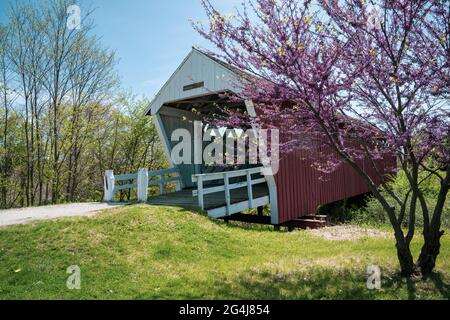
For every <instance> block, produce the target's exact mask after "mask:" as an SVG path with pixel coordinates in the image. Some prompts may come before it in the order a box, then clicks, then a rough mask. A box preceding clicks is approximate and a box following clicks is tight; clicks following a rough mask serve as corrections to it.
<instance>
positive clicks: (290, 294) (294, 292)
mask: <svg viewBox="0 0 450 320" xmlns="http://www.w3.org/2000/svg"><path fill="white" fill-rule="evenodd" d="M436 283H437V284H436ZM417 287H419V288H420V290H421V293H422V295H421V296H420V297H419V298H420V299H428V298H438V299H448V293H449V292H448V286H446V285H445V284H444V282H443V281H442V278H441V276H440V275H439V274H436V275H435V277H434V280H433V282H428V283H424V282H421V281H412V280H409V279H404V278H401V277H400V276H398V277H397V276H393V277H390V278H387V279H382V287H381V289H380V290H369V289H368V288H367V275H366V274H365V272H363V271H358V270H349V269H338V270H336V269H333V268H324V267H317V268H316V267H312V268H310V269H308V270H304V271H295V272H288V273H283V272H277V271H259V272H255V271H251V270H247V271H245V272H241V273H239V274H237V275H236V277H235V278H233V279H228V281H226V282H223V281H221V282H216V283H215V286H214V290H213V293H212V294H213V298H217V299H218V298H230V299H258V300H259V299H261V300H267V299H281V300H320V299H327V300H371V299H416V290H417ZM427 290H430V295H427V294H426V292H427Z"/></svg>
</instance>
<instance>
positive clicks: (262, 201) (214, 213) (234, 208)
mask: <svg viewBox="0 0 450 320" xmlns="http://www.w3.org/2000/svg"><path fill="white" fill-rule="evenodd" d="M253 203H254V206H255V207H261V206H264V205H266V204H268V203H269V197H268V196H265V197H261V198H256V199H253ZM248 209H250V208H249V206H248V201H242V202H238V203H234V204H232V205H230V207H229V209H228V214H227V207H220V208H215V209H211V210H208V217H210V218H214V219H217V218H221V217H225V216H230V215H232V214H235V213H238V212H242V211H244V210H248Z"/></svg>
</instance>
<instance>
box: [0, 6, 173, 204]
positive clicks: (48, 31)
mask: <svg viewBox="0 0 450 320" xmlns="http://www.w3.org/2000/svg"><path fill="white" fill-rule="evenodd" d="M70 5H71V3H69V2H68V1H66V0H52V1H49V2H47V3H45V4H42V3H41V4H36V3H26V4H20V3H15V4H13V5H11V6H10V8H9V10H8V20H7V23H6V24H4V25H0V207H1V208H3V209H4V208H11V207H24V206H35V205H45V204H49V203H52V204H54V203H60V202H70V201H87V200H100V199H101V196H102V181H103V179H102V177H103V172H104V171H105V170H107V169H115V170H117V171H120V172H126V171H136V170H137V168H139V167H149V168H159V167H161V166H164V164H165V163H164V160H163V157H162V151H161V149H160V146H159V143H158V140H157V133H156V130H155V127H154V125H153V123H152V122H151V120H150V119H149V118H148V117H144V115H143V110H144V109H145V108H146V106H147V105H148V101H147V100H145V99H137V98H136V97H135V96H133V95H132V94H131V93H123V91H122V90H121V89H120V83H119V81H118V77H117V73H116V70H115V67H116V57H115V53H114V51H112V50H110V49H108V48H106V47H105V46H103V45H102V44H101V41H100V39H99V38H98V37H97V36H95V34H94V32H93V31H94V25H93V22H92V18H91V15H92V11H88V12H85V13H84V14H83V16H82V17H81V21H82V27H81V28H79V29H77V28H69V27H68V25H67V19H68V13H67V8H68V7H69V6H70Z"/></svg>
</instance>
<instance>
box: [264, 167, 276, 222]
mask: <svg viewBox="0 0 450 320" xmlns="http://www.w3.org/2000/svg"><path fill="white" fill-rule="evenodd" d="M264 177H265V178H266V181H267V186H268V187H269V197H270V222H271V223H272V224H275V225H277V224H279V217H278V191H277V184H276V182H275V177H274V176H273V175H265V176H264Z"/></svg>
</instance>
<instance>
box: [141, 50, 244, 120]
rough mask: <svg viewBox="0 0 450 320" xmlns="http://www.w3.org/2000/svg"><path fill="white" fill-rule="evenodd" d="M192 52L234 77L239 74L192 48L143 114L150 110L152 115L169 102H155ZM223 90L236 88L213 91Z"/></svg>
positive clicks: (230, 87) (229, 87)
mask: <svg viewBox="0 0 450 320" xmlns="http://www.w3.org/2000/svg"><path fill="white" fill-rule="evenodd" d="M193 54H199V55H201V56H203V57H205V58H207V59H208V60H209V61H211V62H212V63H214V64H215V65H217V66H218V67H219V68H220V69H221V70H222V71H223V72H225V73H229V74H230V75H232V76H234V77H239V75H238V74H237V73H236V72H235V71H233V70H231V69H229V68H226V67H225V66H224V65H222V64H220V63H219V62H217V61H216V60H214V59H212V58H211V57H209V56H208V55H207V54H205V53H203V52H202V51H200V50H198V49H196V48H192V50H191V52H189V54H188V55H187V56H186V58H184V60H183V62H182V63H181V64H180V65H179V66H178V68H177V69H176V70H175V72H174V73H173V74H172V75H171V76H170V78H169V79H168V80H167V81H166V82H165V83H164V85H163V86H162V88H161V89H160V90H159V91H158V93H157V94H156V96H155V97H154V98H153V100H152V101H151V102H150V104H149V106H148V107H147V109H146V111H145V114H146V115H148V114H149V112H150V111H151V114H152V115H155V114H156V113H158V112H159V110H160V109H161V107H162V106H163V105H164V104H166V103H169V101H164V102H163V103H161V104H160V105H159V104H158V105H157V104H155V103H156V101H157V100H158V98H159V97H160V96H161V93H162V92H163V91H164V90H165V89H166V87H167V86H168V85H169V83H170V82H171V81H172V80H173V79H174V78H175V76H176V74H177V73H178V72H179V71H180V70H181V68H182V67H183V66H184V65H185V64H186V62H187V61H188V60H189V58H190V57H191V56H192V55H193ZM205 89H207V88H205ZM224 90H230V91H233V90H234V91H237V88H232V86H231V85H229V86H227V88H223V90H220V91H215V92H216V93H217V92H223V91H224ZM215 92H214V91H210V92H208V93H207V94H201V95H198V97H201V96H206V95H210V94H213V93H215ZM194 97H195V96H192V97H188V98H184V99H180V100H175V101H174V102H176V101H182V100H187V99H192V98H194Z"/></svg>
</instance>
